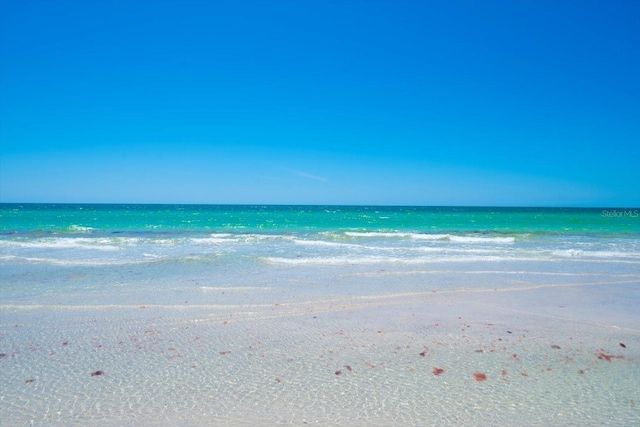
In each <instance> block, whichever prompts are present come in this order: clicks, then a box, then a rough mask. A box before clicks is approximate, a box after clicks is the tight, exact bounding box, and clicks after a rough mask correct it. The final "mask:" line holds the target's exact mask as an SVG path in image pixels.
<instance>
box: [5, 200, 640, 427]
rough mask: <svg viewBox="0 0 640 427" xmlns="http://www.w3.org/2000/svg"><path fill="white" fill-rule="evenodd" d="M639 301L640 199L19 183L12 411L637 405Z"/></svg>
mask: <svg viewBox="0 0 640 427" xmlns="http://www.w3.org/2000/svg"><path fill="white" fill-rule="evenodd" d="M639 307H640V218H639V215H638V210H636V209H620V208H617V209H616V208H607V209H560V208H548V209H547V208H472V207H464V208H463V207H389V206H223V205H88V204H84V205H79V204H78V205H63V204H57V205H45V204H2V205H0V368H1V369H0V384H3V392H2V393H0V394H1V396H0V397H1V398H0V424H3V423H5V424H6V425H45V424H46V425H63V424H64V425H105V426H111V425H113V426H123V425H131V426H134V425H135V426H137V425H172V426H190V425H252V426H253V425H265V426H266V425H276V424H293V425H303V424H305V423H308V424H317V425H330V426H334V425H349V426H353V425H363V426H364V425H367V426H370V425H380V426H383V425H384V426H388V425H398V426H400V425H402V426H404V425H442V426H448V425H496V426H507V425H523V426H529V425H531V426H538V425H545V426H546V425H557V426H573V425H606V424H609V425H634V422H635V421H636V420H637V419H638V409H637V406H636V405H637V404H639V403H640V392H639V389H638V386H637V384H638V383H639V381H640V369H638V361H639V360H640V352H639V350H638V349H640V320H639V319H640V318H639V317H638V308H639ZM621 344H622V345H624V347H623V346H622V345H621ZM477 373H482V374H483V375H485V374H486V381H485V380H482V381H479V380H478V379H477V377H476V376H475V375H476V374H477Z"/></svg>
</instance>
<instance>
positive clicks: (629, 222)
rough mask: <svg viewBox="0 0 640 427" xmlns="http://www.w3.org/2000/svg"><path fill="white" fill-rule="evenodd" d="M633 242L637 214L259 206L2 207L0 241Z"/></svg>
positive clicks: (639, 219)
mask: <svg viewBox="0 0 640 427" xmlns="http://www.w3.org/2000/svg"><path fill="white" fill-rule="evenodd" d="M327 230H360V231H410V232H421V233H440V232H454V233H511V234H520V233H551V234H563V233H566V234H591V235H597V234H606V235H621V236H625V235H637V234H638V233H640V210H639V209H628V208H626V209H621V208H605V209H600V208H598V209H596V208H584V209H581V208H490V207H402V206H399V207H395V206H393V207H390V206H265V205H106V204H105V205H99V204H0V233H3V234H9V233H34V232H35V233H37V232H49V233H81V232H96V233H113V232H155V233H161V232H240V233H247V232H267V231H268V232H275V233H281V232H302V231H309V232H318V231H327Z"/></svg>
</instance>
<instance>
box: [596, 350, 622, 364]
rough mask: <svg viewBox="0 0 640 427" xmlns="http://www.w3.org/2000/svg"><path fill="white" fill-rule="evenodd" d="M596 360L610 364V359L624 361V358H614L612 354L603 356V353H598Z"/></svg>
mask: <svg viewBox="0 0 640 427" xmlns="http://www.w3.org/2000/svg"><path fill="white" fill-rule="evenodd" d="M598 359H601V360H606V361H607V362H611V359H624V356H615V355H613V354H605V352H604V351H601V352H600V353H598Z"/></svg>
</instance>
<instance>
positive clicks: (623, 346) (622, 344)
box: [618, 342, 627, 348]
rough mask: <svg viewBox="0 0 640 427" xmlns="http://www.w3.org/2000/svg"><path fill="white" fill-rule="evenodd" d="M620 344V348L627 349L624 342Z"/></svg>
mask: <svg viewBox="0 0 640 427" xmlns="http://www.w3.org/2000/svg"><path fill="white" fill-rule="evenodd" d="M618 344H619V345H620V347H622V348H627V346H626V345H624V343H623V342H621V343H618Z"/></svg>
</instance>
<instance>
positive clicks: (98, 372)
mask: <svg viewBox="0 0 640 427" xmlns="http://www.w3.org/2000/svg"><path fill="white" fill-rule="evenodd" d="M103 374H104V371H95V372H92V373H91V376H92V377H97V376H99V375H103Z"/></svg>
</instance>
